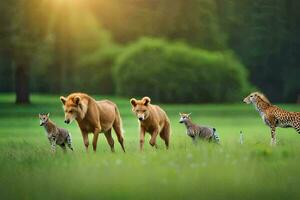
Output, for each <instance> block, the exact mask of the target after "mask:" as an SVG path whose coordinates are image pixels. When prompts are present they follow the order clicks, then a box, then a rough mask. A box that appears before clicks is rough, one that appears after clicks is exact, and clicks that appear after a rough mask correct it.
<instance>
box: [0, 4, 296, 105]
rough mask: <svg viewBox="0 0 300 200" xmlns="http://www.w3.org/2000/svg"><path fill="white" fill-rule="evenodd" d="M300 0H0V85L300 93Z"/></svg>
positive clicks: (213, 98)
mask: <svg viewBox="0 0 300 200" xmlns="http://www.w3.org/2000/svg"><path fill="white" fill-rule="evenodd" d="M299 9H300V2H299V1H297V0H243V1H240V0H163V1H161V0H151V1H149V0H122V1H120V0H110V1H107V0H10V1H1V2H0V80H1V81H0V92H16V94H17V95H16V97H17V99H16V102H17V103H28V102H29V101H30V99H29V96H30V93H31V92H38V93H55V94H66V93H69V92H74V91H83V92H88V93H93V94H109V95H114V94H117V95H122V96H142V95H149V96H152V97H153V98H154V99H156V100H158V101H164V102H233V101H237V100H240V98H241V97H240V96H241V95H244V94H245V93H246V92H249V91H250V90H251V89H252V88H257V89H260V90H262V91H263V92H265V93H266V94H267V95H268V96H269V97H270V99H271V100H272V101H277V102H278V101H285V102H296V101H297V99H298V98H299V94H300V82H299V80H298V79H299V76H300V66H299V65H300V55H299V54H300V37H299V35H300V26H299V24H300V13H299V11H298V10H299Z"/></svg>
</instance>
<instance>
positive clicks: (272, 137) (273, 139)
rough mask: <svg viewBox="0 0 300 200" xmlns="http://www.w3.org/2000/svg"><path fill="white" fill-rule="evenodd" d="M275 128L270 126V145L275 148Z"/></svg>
mask: <svg viewBox="0 0 300 200" xmlns="http://www.w3.org/2000/svg"><path fill="white" fill-rule="evenodd" d="M275 131H276V127H275V126H271V145H272V146H275V145H276V133H275Z"/></svg>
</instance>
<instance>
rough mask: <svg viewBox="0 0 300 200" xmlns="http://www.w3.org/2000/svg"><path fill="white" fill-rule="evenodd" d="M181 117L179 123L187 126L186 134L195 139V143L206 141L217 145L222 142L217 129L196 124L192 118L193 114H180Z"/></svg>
mask: <svg viewBox="0 0 300 200" xmlns="http://www.w3.org/2000/svg"><path fill="white" fill-rule="evenodd" d="M179 115H180V120H179V123H184V124H185V126H186V129H187V131H186V133H187V135H188V136H190V137H191V138H192V139H193V141H196V140H197V139H204V140H208V141H213V142H216V143H219V142H220V138H219V136H218V134H217V132H216V129H215V128H211V127H207V126H202V125H197V124H194V123H193V122H192V120H191V118H190V115H191V113H189V114H185V113H179Z"/></svg>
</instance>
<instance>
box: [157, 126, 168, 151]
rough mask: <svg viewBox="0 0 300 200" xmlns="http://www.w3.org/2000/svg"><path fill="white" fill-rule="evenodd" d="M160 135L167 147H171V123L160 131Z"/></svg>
mask: <svg viewBox="0 0 300 200" xmlns="http://www.w3.org/2000/svg"><path fill="white" fill-rule="evenodd" d="M159 136H160V137H161V139H163V140H164V141H165V145H166V148H167V149H169V142H170V124H169V123H167V124H166V125H165V127H164V128H163V129H162V131H161V132H160V134H159Z"/></svg>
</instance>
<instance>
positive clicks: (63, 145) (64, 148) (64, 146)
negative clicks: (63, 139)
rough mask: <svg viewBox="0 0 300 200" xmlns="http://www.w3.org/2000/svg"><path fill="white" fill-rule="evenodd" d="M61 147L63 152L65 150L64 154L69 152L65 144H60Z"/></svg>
mask: <svg viewBox="0 0 300 200" xmlns="http://www.w3.org/2000/svg"><path fill="white" fill-rule="evenodd" d="M59 146H60V147H61V148H62V150H63V151H64V152H67V148H66V145H65V143H62V144H60V145H59Z"/></svg>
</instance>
